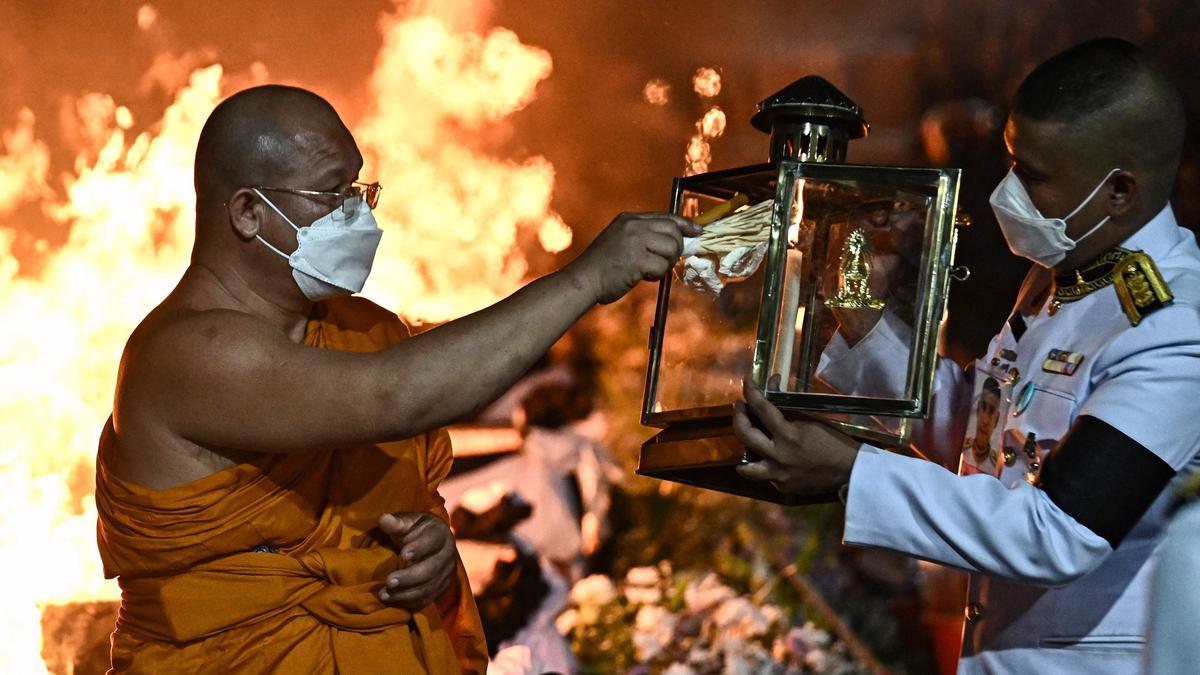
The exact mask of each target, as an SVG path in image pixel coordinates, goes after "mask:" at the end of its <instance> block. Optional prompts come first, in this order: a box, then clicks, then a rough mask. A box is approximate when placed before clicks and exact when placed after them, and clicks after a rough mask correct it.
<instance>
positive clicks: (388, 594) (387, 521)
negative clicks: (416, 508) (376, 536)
mask: <svg viewBox="0 0 1200 675" xmlns="http://www.w3.org/2000/svg"><path fill="white" fill-rule="evenodd" d="M379 528H380V529H381V530H382V531H383V533H384V534H386V535H387V536H388V538H389V539H390V540H391V542H392V548H394V549H395V550H396V555H398V556H399V557H400V560H401V561H402V562H401V566H400V568H399V569H397V570H396V571H395V572H392V573H391V574H389V575H388V576H387V580H386V581H385V582H384V587H383V590H381V591H380V592H379V599H380V600H382V601H384V602H386V603H388V604H391V605H396V606H398V607H402V608H404V609H407V610H409V611H410V612H416V611H419V610H421V609H422V608H424V607H428V606H429V605H431V604H433V602H434V600H436V599H437V598H438V596H439V595H441V594H442V592H444V591H445V590H446V589H447V588H448V587H449V586H450V582H451V581H452V580H453V579H454V575H455V573H456V572H457V565H458V558H457V556H456V549H455V547H454V534H453V533H452V532H451V531H450V526H449V525H447V524H446V522H445V521H443V520H442V519H441V518H438V517H437V516H434V515H432V514H429V513H422V512H407V513H385V514H383V515H382V516H380V517H379Z"/></svg>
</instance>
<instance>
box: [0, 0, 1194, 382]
mask: <svg viewBox="0 0 1200 675" xmlns="http://www.w3.org/2000/svg"><path fill="white" fill-rule="evenodd" d="M142 4H143V3H139V2H130V1H126V0H111V1H108V2H95V3H79V2H74V1H67V0H47V1H39V2H29V1H25V0H21V1H18V2H12V1H11V0H10V1H8V2H4V3H2V4H0V128H8V127H10V126H12V124H13V122H14V120H15V116H16V114H17V111H18V110H19V109H21V108H22V107H28V108H30V109H31V110H33V112H34V113H35V114H36V115H37V119H38V127H37V133H38V135H39V137H41V138H43V139H45V140H46V141H47V142H48V143H49V144H50V146H51V148H52V150H53V161H54V166H55V167H56V170H52V175H57V172H61V171H63V170H65V169H66V168H69V167H70V162H72V161H73V158H74V156H75V152H76V148H77V146H78V142H79V139H78V138H77V137H78V135H79V131H78V129H75V128H73V127H72V124H71V123H70V117H71V116H70V115H69V114H68V112H69V110H70V106H71V105H73V102H74V100H75V98H76V97H78V96H80V95H82V94H83V93H85V92H89V91H100V92H105V93H108V94H110V95H112V96H113V98H114V99H116V101H117V102H118V103H121V104H124V105H127V106H128V107H130V108H131V109H132V111H133V112H134V115H135V118H136V120H137V121H138V124H139V125H140V124H143V123H146V124H148V123H152V122H153V120H156V119H158V116H159V115H160V114H161V111H162V110H163V109H164V107H165V106H166V105H167V104H168V103H169V102H170V100H171V93H172V91H173V87H174V86H175V85H176V84H177V83H178V81H179V78H181V77H183V76H184V75H186V73H188V72H190V70H191V69H192V68H194V67H196V66H200V65H205V64H208V63H212V62H220V63H222V64H224V65H225V67H226V70H227V72H228V73H231V74H234V75H236V74H237V73H245V72H247V71H248V70H249V69H250V67H251V64H252V63H254V62H256V61H257V62H261V63H263V64H265V65H266V66H267V67H268V69H269V72H270V74H271V78H272V79H274V80H278V81H285V82H292V83H298V84H302V85H304V86H308V87H310V88H312V89H314V90H316V91H318V92H319V93H321V94H323V95H325V96H326V97H327V98H329V99H330V100H332V101H333V102H334V104H335V105H336V106H337V107H338V108H339V110H341V111H342V112H343V115H344V116H345V117H346V118H347V119H348V121H349V122H350V124H351V126H353V121H354V119H355V118H356V117H357V116H358V115H360V114H361V112H362V110H363V108H364V106H365V104H366V95H367V94H366V91H365V82H366V77H367V75H368V74H369V73H370V71H371V68H372V65H373V62H374V58H375V53H376V51H377V49H378V47H379V41H380V40H379V35H378V32H377V30H376V22H377V20H378V17H379V16H380V15H381V14H382V13H383V12H387V11H394V10H395V6H394V5H393V4H392V3H389V2H385V1H383V0H346V1H343V2H337V3H330V2H251V1H249V0H236V1H232V2H228V1H227V2H216V3H212V2H184V1H180V0H175V1H166V2H158V3H153V7H154V8H155V10H156V11H157V13H158V21H157V22H156V24H155V26H154V28H153V29H152V30H148V31H144V30H141V29H139V28H138V26H137V21H136V16H137V11H138V8H139V7H140V6H141V5H142ZM443 4H444V3H443ZM452 4H456V5H460V6H470V5H471V4H472V3H465V2H458V3H452ZM474 4H475V5H476V6H479V7H482V10H481V11H480V12H479V16H480V17H481V20H480V25H481V26H484V27H486V26H489V25H494V26H504V27H507V28H510V29H512V30H514V31H515V32H516V33H517V34H518V35H519V36H520V38H521V40H522V41H523V42H525V43H527V44H532V45H536V46H539V47H542V48H544V49H546V50H547V51H549V52H550V54H551V55H552V57H553V59H554V71H553V73H552V74H551V76H550V77H549V78H548V79H547V80H545V81H544V82H543V83H542V84H541V86H540V88H539V91H538V97H537V99H536V100H535V101H534V102H533V103H532V104H530V105H529V106H528V108H527V109H526V110H524V111H521V112H519V113H517V114H515V115H514V116H513V117H512V118H511V119H510V122H511V124H512V133H510V134H507V135H498V138H501V139H502V140H492V141H490V142H491V143H493V144H494V145H495V147H493V148H491V150H492V151H493V152H494V153H496V154H499V155H502V156H507V157H512V158H516V159H520V158H523V157H528V156H530V155H533V154H541V155H544V156H546V157H547V158H548V159H549V160H550V161H551V162H552V163H553V164H554V166H555V167H556V170H557V175H558V179H557V184H556V192H555V201H554V205H555V207H556V208H557V209H558V211H559V212H560V213H561V214H562V215H563V217H564V219H565V220H566V221H567V223H568V224H570V225H571V226H572V227H573V228H574V229H575V232H576V237H575V242H576V243H575V245H574V247H573V249H572V251H577V250H578V249H579V247H580V246H582V245H583V244H585V243H586V242H587V241H590V239H591V237H592V236H593V235H594V233H595V232H596V231H598V229H599V228H600V227H601V226H603V225H604V224H605V223H606V222H607V221H608V220H609V219H610V218H611V217H612V216H613V215H614V214H615V213H617V212H619V211H622V210H641V209H661V208H664V207H665V206H666V201H667V197H668V191H669V187H670V179H671V177H673V176H675V175H678V174H679V173H680V172H681V170H682V168H683V150H684V145H685V143H686V141H687V138H688V136H689V135H690V133H691V131H692V125H693V124H694V122H695V121H696V119H698V118H699V116H700V115H701V114H702V113H703V112H704V111H705V110H706V109H707V107H708V105H709V102H706V101H704V100H702V99H700V98H699V97H698V96H697V95H696V94H695V93H694V92H693V91H692V87H691V81H690V80H691V75H692V73H693V72H694V71H695V70H696V69H697V68H699V67H702V66H711V67H715V68H717V69H718V71H719V72H720V73H721V75H722V78H723V85H724V86H723V88H722V90H721V93H720V95H719V96H718V97H717V98H716V99H715V100H714V101H713V102H715V103H716V104H717V105H719V106H721V108H722V109H723V110H724V111H725V112H726V114H727V115H728V121H729V124H728V129H727V132H726V133H725V135H724V136H723V137H721V138H718V139H716V140H715V141H714V142H713V158H714V159H713V163H712V168H713V169H719V168H727V167H731V166H738V165H742V164H749V163H754V162H758V161H762V160H763V159H764V158H765V154H766V147H767V145H766V137H765V136H763V135H761V134H759V133H758V132H757V131H755V130H753V129H752V128H751V127H750V126H749V123H748V120H749V117H750V115H751V114H752V112H753V107H754V104H755V103H756V102H757V101H758V100H760V99H762V98H764V97H766V96H767V95H769V94H770V93H772V92H774V91H775V90H777V89H779V88H781V87H783V86H784V85H786V84H788V83H789V82H791V81H793V80H795V79H797V78H799V77H801V76H804V75H808V74H819V75H822V76H824V77H825V78H826V79H828V80H830V81H831V82H833V83H834V84H835V85H837V86H838V87H839V88H840V89H842V91H844V92H845V93H846V94H848V95H849V96H850V97H851V98H853V99H854V100H855V101H857V102H858V103H859V104H860V105H861V106H862V107H863V109H864V111H865V114H866V117H867V119H868V120H869V121H870V123H871V125H872V128H871V134H870V136H869V137H868V138H866V139H864V140H861V141H856V142H853V143H852V144H851V147H850V153H849V160H850V161H852V162H859V163H881V164H940V165H948V166H959V167H962V168H963V169H964V170H965V174H964V183H963V186H962V193H961V199H960V204H961V206H962V207H963V208H964V209H966V210H967V211H969V212H970V213H971V214H972V215H973V216H974V219H975V223H976V224H975V226H974V227H973V228H971V229H970V230H969V231H968V232H966V233H964V235H963V237H962V240H961V244H960V260H961V261H962V262H965V263H966V264H967V265H969V266H970V267H971V268H972V270H973V271H974V276H973V277H972V279H971V280H970V281H969V282H967V283H964V284H959V285H957V286H956V287H955V291H954V294H953V296H952V299H951V326H950V328H949V334H948V336H949V338H950V339H949V341H948V343H947V347H948V349H949V351H950V353H951V354H953V355H954V356H956V357H958V358H960V359H963V358H966V357H968V356H969V355H970V354H973V353H975V352H977V351H978V350H980V349H982V347H983V345H984V343H985V342H986V340H987V338H988V337H989V336H990V335H991V334H992V333H993V332H994V330H995V329H996V327H997V325H998V323H999V322H1000V321H1002V320H1003V317H1004V315H1005V313H1006V311H1007V309H1008V306H1009V304H1010V303H1011V300H1012V296H1013V294H1014V292H1015V289H1016V285H1017V284H1018V283H1019V281H1020V278H1021V276H1022V275H1023V272H1024V265H1023V264H1022V263H1021V262H1019V261H1016V260H1014V259H1013V258H1012V257H1011V256H1010V255H1009V253H1008V252H1007V249H1006V247H1005V245H1004V242H1003V239H1002V238H1001V237H1000V235H999V232H998V230H997V229H996V226H995V223H994V222H993V221H992V219H991V215H990V212H989V210H988V208H987V204H986V198H987V195H988V194H989V193H990V191H991V189H992V187H993V186H994V185H995V183H996V182H997V181H998V180H999V178H1000V177H1001V176H1002V174H1003V172H1004V171H1005V169H1006V164H1005V162H1006V160H1005V157H1004V153H1003V146H1002V144H1001V142H1000V137H999V133H1000V127H1001V126H1002V121H1003V111H1004V109H1005V105H1006V102H1007V100H1008V98H1009V97H1010V96H1011V94H1012V92H1013V90H1014V89H1015V87H1016V85H1017V83H1018V82H1019V81H1020V79H1021V78H1022V77H1023V76H1024V74H1026V73H1027V72H1028V71H1029V69H1030V68H1031V67H1033V66H1034V65H1035V64H1036V63H1038V62H1039V61H1041V60H1043V59H1044V58H1046V57H1047V56H1049V55H1051V54H1053V53H1055V52H1057V51H1059V50H1061V49H1063V48H1065V47H1067V46H1070V45H1071V44H1073V43H1076V42H1078V41H1081V40H1083V39H1087V38H1090V37H1095V36H1100V35H1117V36H1121V37H1125V38H1128V39H1131V40H1133V41H1135V42H1138V43H1139V44H1141V45H1143V46H1144V47H1145V48H1147V49H1148V50H1149V51H1150V52H1151V53H1153V54H1154V55H1155V56H1156V57H1157V58H1158V59H1159V60H1160V62H1161V63H1162V64H1163V65H1164V66H1166V67H1167V68H1168V70H1169V71H1170V72H1172V73H1173V74H1174V75H1175V77H1176V81H1177V82H1178V83H1179V84H1180V86H1181V87H1183V88H1184V90H1185V92H1186V94H1187V98H1188V102H1189V119H1192V120H1194V119H1195V113H1196V111H1197V110H1198V109H1200V87H1198V86H1197V83H1196V80H1195V78H1194V77H1193V75H1192V74H1193V73H1195V72H1198V71H1200V51H1198V50H1196V49H1195V48H1194V40H1195V35H1196V32H1197V30H1196V29H1197V28H1200V5H1198V4H1197V3H1196V2H1194V0H1154V1H1148V2H1130V1H1128V0H1125V1H1118V0H1112V1H1088V0H1082V1H1081V0H1074V1H1069V2H1068V1H1067V0H1052V1H1042V2H1000V1H996V0H956V1H953V2H951V1H950V0H914V1H912V2H903V3H899V2H884V1H882V0H876V1H867V0H849V1H847V0H840V1H833V0H765V1H759V2H742V3H733V2H716V1H713V0H700V1H694V2H602V1H592V0H569V1H561V0H560V1H557V2H554V1H549V0H523V1H521V2H494V3H490V4H488V3H474ZM399 7H400V8H401V11H404V9H405V8H410V5H409V3H400V5H399ZM488 17H490V18H488ZM148 73H152V74H148ZM655 78H661V79H663V80H665V81H667V82H668V83H670V85H671V90H670V101H669V103H668V104H666V105H665V106H661V107H660V106H652V105H650V104H648V103H646V102H645V101H643V99H642V88H643V86H644V85H645V83H646V82H647V81H648V80H651V79H655ZM989 111H990V112H989ZM989 115H990V116H991V120H992V122H991V124H990V125H988V124H984V125H982V126H981V120H987V119H988V118H989ZM923 116H924V117H925V119H926V120H927V123H928V124H929V125H930V126H929V128H931V129H932V128H937V129H942V130H943V131H944V132H945V136H946V138H947V139H949V141H950V143H949V145H948V146H943V148H942V151H941V152H933V153H931V152H929V151H928V150H927V149H926V148H925V147H924V146H923V144H922V135H921V131H920V129H921V121H922V118H923ZM947 150H948V151H949V152H947ZM1198 157H1200V148H1198V146H1197V142H1196V136H1195V134H1194V133H1193V134H1192V135H1191V137H1190V140H1189V146H1188V156H1187V161H1186V164H1185V167H1184V171H1183V172H1182V173H1181V179H1180V186H1179V190H1178V195H1177V198H1176V209H1177V213H1178V215H1179V217H1180V220H1181V222H1183V223H1184V224H1186V225H1189V226H1191V225H1195V224H1196V223H1198V222H1200V200H1198V198H1197V197H1196V195H1198V194H1200V168H1198V167H1200V163H1198ZM18 215H19V216H20V219H19V224H18V225H16V228H17V229H18V231H19V234H18V239H17V242H16V244H15V246H14V250H15V252H16V253H17V255H18V257H19V258H20V259H21V261H22V265H23V269H28V270H34V269H36V267H37V255H38V254H37V252H36V251H35V250H34V249H33V247H32V242H33V241H35V240H36V239H38V238H45V239H47V240H48V241H50V243H51V245H52V246H53V244H54V243H56V242H60V241H62V240H63V236H64V234H65V233H64V232H61V231H56V230H55V228H61V227H63V226H61V225H55V224H53V223H50V222H49V221H47V220H46V219H44V218H42V217H41V216H40V215H39V214H38V213H37V212H36V210H26V211H25V212H22V213H19V214H18ZM5 224H7V225H11V223H5ZM570 254H571V252H568V253H567V254H566V255H570ZM533 256H534V257H533V261H534V271H538V272H541V271H546V270H548V269H551V268H552V267H553V266H556V265H558V264H561V259H560V260H555V259H552V258H550V257H549V256H545V255H542V256H541V257H538V256H537V255H536V254H533Z"/></svg>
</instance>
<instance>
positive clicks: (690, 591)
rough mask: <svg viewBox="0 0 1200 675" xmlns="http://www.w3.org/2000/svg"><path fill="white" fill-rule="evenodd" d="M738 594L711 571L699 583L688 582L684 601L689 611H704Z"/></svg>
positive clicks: (684, 592)
mask: <svg viewBox="0 0 1200 675" xmlns="http://www.w3.org/2000/svg"><path fill="white" fill-rule="evenodd" d="M736 595H737V594H736V593H734V592H733V589H732V588H730V587H728V586H726V585H725V584H722V583H721V582H720V580H719V579H717V575H715V574H711V573H710V574H708V575H707V576H705V577H704V578H703V579H701V580H700V582H699V583H695V582H693V583H690V584H688V586H687V588H685V589H684V591H683V601H684V603H685V604H686V605H687V608H688V611H689V612H703V611H704V610H706V609H708V608H710V607H713V606H715V605H717V604H718V603H721V602H724V601H725V600H728V599H729V598H732V597H734V596H736Z"/></svg>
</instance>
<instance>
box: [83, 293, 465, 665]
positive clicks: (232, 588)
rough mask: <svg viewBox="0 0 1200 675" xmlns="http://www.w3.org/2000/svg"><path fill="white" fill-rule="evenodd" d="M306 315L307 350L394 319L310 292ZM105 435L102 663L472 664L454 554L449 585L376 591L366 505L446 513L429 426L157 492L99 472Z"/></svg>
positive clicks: (388, 334) (377, 341)
mask: <svg viewBox="0 0 1200 675" xmlns="http://www.w3.org/2000/svg"><path fill="white" fill-rule="evenodd" d="M313 316H314V318H313V319H311V320H310V321H309V323H308V327H307V334H306V336H305V344H306V345H308V346H310V347H315V348H322V349H338V350H344V351H356V352H367V351H375V350H379V349H382V348H384V347H386V346H388V345H390V344H393V343H396V342H399V341H400V340H403V339H405V338H406V337H407V336H408V331H407V329H406V328H405V327H404V325H403V324H402V323H401V322H400V321H399V320H398V319H397V318H396V317H395V316H394V315H392V314H390V313H388V312H386V311H385V310H383V309H382V308H380V307H378V306H376V305H374V304H372V303H370V302H368V301H366V300H363V299H359V298H345V299H337V300H331V301H326V302H323V303H319V304H318V305H317V306H316V308H315V309H314V315H313ZM277 403H278V404H279V405H281V406H283V405H287V401H278V402H277ZM114 433H115V432H114V431H113V428H112V424H111V420H110V422H109V424H108V425H106V427H105V429H104V432H103V434H102V436H101V439H100V449H99V453H98V455H97V461H96V505H97V508H98V511H99V514H100V518H99V528H98V540H99V545H100V555H101V558H102V559H103V561H104V571H105V575H106V576H107V577H109V578H112V577H114V576H115V577H117V580H118V583H119V584H120V586H121V611H120V615H119V618H118V620H117V627H116V631H115V632H114V633H113V637H112V659H113V671H114V672H117V673H124V672H129V673H288V674H289V675H290V674H292V673H297V674H303V673H342V674H346V675H354V674H357V673H371V674H375V673H405V674H407V673H436V674H441V673H457V672H460V670H461V671H462V672H465V673H468V674H470V673H483V672H485V670H486V668H487V647H486V644H485V642H484V637H483V629H482V626H481V625H480V622H479V613H478V611H477V610H476V607H475V600H474V598H473V597H472V596H471V589H470V586H469V584H468V582H467V576H466V572H465V570H464V569H463V566H462V562H461V561H459V562H458V574H457V576H456V579H455V581H454V582H453V583H452V584H451V586H450V588H449V589H447V591H446V592H445V593H444V594H443V595H442V596H441V597H440V598H439V599H438V601H437V602H436V603H435V604H434V605H431V606H429V607H426V608H424V609H422V610H421V611H419V612H416V613H412V612H408V611H405V610H403V609H400V608H398V607H394V606H389V605H385V604H384V603H382V602H381V601H380V600H379V598H378V596H377V595H376V594H377V593H378V591H379V590H380V589H381V588H383V582H384V581H385V579H386V576H387V574H389V573H390V572H392V571H394V570H395V569H397V567H398V565H399V560H398V558H397V556H396V554H395V552H394V551H392V550H391V549H390V548H388V547H387V546H385V545H384V544H383V543H382V542H383V539H382V538H381V535H380V533H379V531H378V529H377V527H376V526H377V519H378V518H379V516H380V515H381V514H383V513H388V512H397V511H427V512H430V513H433V514H436V515H437V516H438V517H440V518H442V519H443V520H446V519H447V515H446V509H445V506H444V502H443V500H442V499H441V497H440V496H439V495H438V493H437V487H438V485H439V483H440V482H441V481H442V479H444V478H445V477H446V474H447V473H448V472H449V470H450V463H451V451H450V440H449V437H448V435H447V434H446V432H445V431H444V430H438V431H435V432H431V433H428V434H424V435H421V436H417V437H415V438H411V439H408V440H405V441H401V442H397V443H382V444H379V445H366V446H362V447H355V448H341V449H336V450H333V449H331V450H324V451H320V452H303V453H292V454H273V455H264V456H262V457H261V459H259V460H257V461H255V462H253V463H249V464H239V465H236V466H233V467H230V468H228V469H225V470H223V471H219V472H217V473H215V474H212V475H210V476H207V477H205V478H201V479H199V480H196V481H193V482H191V483H187V484H184V485H180V486H178V487H174V488H170V489H167V490H157V491H155V490H148V489H145V488H142V487H140V486H138V485H135V484H132V483H129V482H127V481H123V480H121V479H119V478H117V477H116V476H113V475H112V474H110V473H109V472H108V471H106V470H105V466H106V462H107V461H108V455H109V453H110V452H111V447H112V443H113V440H114ZM372 530H374V531H373V532H372ZM256 547H260V550H259V551H255V550H254V549H255V548H256ZM262 547H270V548H269V549H268V550H265V551H264V550H262Z"/></svg>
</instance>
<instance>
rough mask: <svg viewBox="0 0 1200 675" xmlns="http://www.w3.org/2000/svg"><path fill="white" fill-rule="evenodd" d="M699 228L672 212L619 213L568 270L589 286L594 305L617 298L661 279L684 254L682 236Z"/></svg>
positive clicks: (696, 234) (695, 231)
mask: <svg viewBox="0 0 1200 675" xmlns="http://www.w3.org/2000/svg"><path fill="white" fill-rule="evenodd" d="M700 232H701V230H700V226H699V225H696V224H695V223H693V222H692V221H690V220H688V219H687V218H684V217H682V216H677V215H674V214H671V213H622V214H621V215H619V216H617V217H616V218H614V219H613V221H612V222H611V223H609V225H608V227H606V228H604V231H603V232H601V233H600V235H599V236H597V237H596V239H595V240H593V241H592V243H591V245H589V246H588V248H587V250H586V251H584V252H583V253H582V254H581V255H580V256H579V257H578V258H576V259H575V261H574V262H572V263H571V265H570V268H571V269H572V270H573V271H574V272H576V273H578V274H579V278H580V279H582V280H583V282H584V283H587V284H589V285H590V286H591V288H592V289H593V291H594V292H595V294H596V302H599V303H601V304H607V303H610V302H613V301H615V300H617V299H619V298H620V297H621V296H623V295H625V294H626V293H628V292H629V289H631V288H633V287H634V286H636V285H637V283H638V282H639V281H643V280H647V281H649V280H654V279H661V278H662V277H663V275H665V274H666V273H667V272H668V271H670V269H671V268H672V267H673V266H674V265H675V261H676V260H678V259H679V254H680V253H681V252H682V251H683V237H684V236H689V237H697V236H699V235H700Z"/></svg>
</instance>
